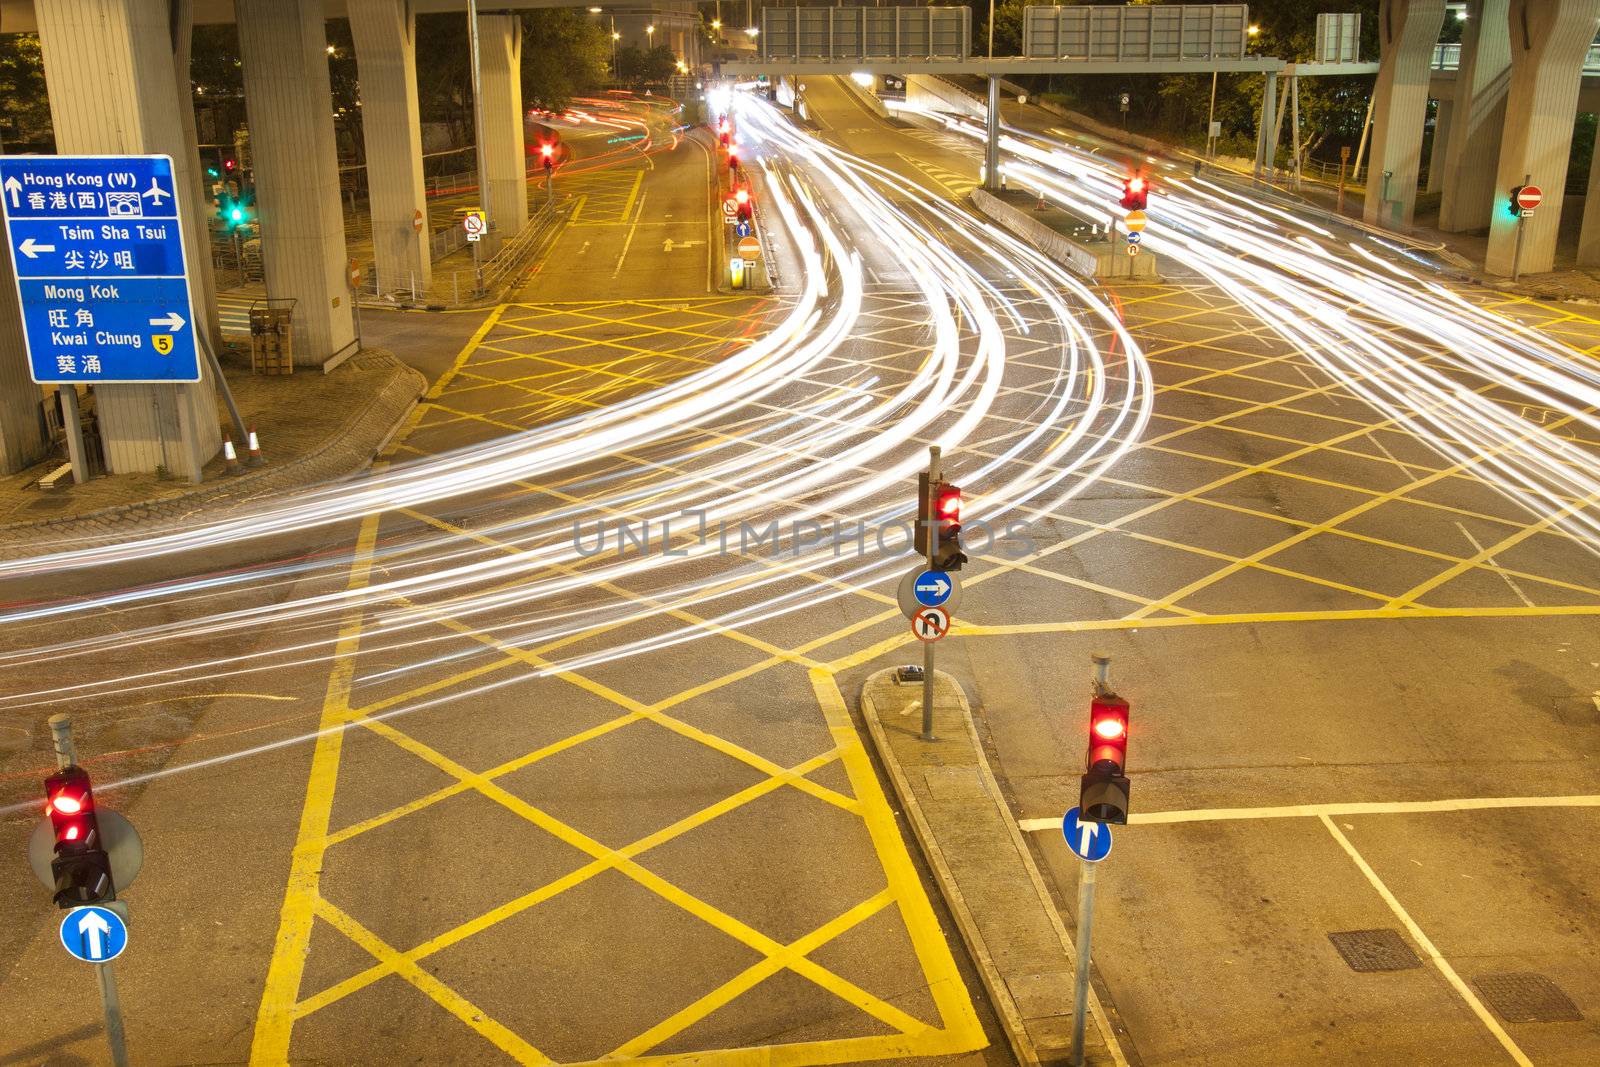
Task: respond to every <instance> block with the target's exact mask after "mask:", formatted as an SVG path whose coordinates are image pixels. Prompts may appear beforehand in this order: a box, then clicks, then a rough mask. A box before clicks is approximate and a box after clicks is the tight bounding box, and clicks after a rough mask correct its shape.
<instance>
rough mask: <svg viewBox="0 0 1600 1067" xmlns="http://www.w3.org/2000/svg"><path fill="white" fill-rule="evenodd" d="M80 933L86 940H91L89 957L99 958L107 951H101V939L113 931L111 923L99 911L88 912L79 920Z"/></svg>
mask: <svg viewBox="0 0 1600 1067" xmlns="http://www.w3.org/2000/svg"><path fill="white" fill-rule="evenodd" d="M78 933H79V934H81V935H82V936H83V938H84V940H85V941H87V942H89V958H90V959H93V960H97V959H99V958H100V957H101V956H104V955H105V953H104V952H102V951H101V947H100V939H101V938H102V937H104V936H105V935H107V934H109V933H111V924H110V923H108V922H106V920H105V918H104V917H103V916H102V915H101V914H100V913H99V912H97V911H91V912H87V913H86V914H85V915H84V917H83V918H81V919H79V920H78Z"/></svg>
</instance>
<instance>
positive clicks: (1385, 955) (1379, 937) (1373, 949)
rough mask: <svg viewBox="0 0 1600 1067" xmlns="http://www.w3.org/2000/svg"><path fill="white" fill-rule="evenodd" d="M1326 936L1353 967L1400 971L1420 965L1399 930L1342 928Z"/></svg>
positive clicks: (1355, 968) (1364, 969) (1351, 967)
mask: <svg viewBox="0 0 1600 1067" xmlns="http://www.w3.org/2000/svg"><path fill="white" fill-rule="evenodd" d="M1328 940H1329V941H1332V942H1333V947H1334V948H1336V949H1338V950H1339V955H1341V956H1343V957H1344V961H1345V962H1346V963H1348V964H1349V965H1350V969H1351V970H1352V971H1403V970H1406V969H1407V968H1410V967H1421V966H1422V961H1421V960H1420V959H1418V958H1417V954H1416V953H1415V952H1413V951H1411V946H1410V945H1408V944H1406V941H1405V938H1403V937H1401V936H1400V931H1398V930H1392V929H1383V930H1341V931H1339V932H1338V933H1333V934H1329V935H1328Z"/></svg>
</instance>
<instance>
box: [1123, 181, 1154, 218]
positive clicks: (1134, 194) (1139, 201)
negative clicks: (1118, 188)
mask: <svg viewBox="0 0 1600 1067" xmlns="http://www.w3.org/2000/svg"><path fill="white" fill-rule="evenodd" d="M1149 196H1150V183H1149V182H1147V181H1145V178H1144V175H1142V174H1134V175H1131V176H1129V177H1127V178H1124V179H1122V206H1123V207H1125V208H1127V209H1128V210H1129V211H1143V210H1144V206H1145V203H1146V202H1147V200H1148V198H1149Z"/></svg>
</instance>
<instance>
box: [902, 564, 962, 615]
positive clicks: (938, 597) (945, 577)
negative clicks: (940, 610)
mask: <svg viewBox="0 0 1600 1067" xmlns="http://www.w3.org/2000/svg"><path fill="white" fill-rule="evenodd" d="M955 587H956V584H955V579H954V578H952V577H951V576H950V574H949V573H948V572H946V571H940V570H931V569H930V570H925V571H923V572H922V573H921V574H919V575H917V580H916V581H915V582H913V583H912V586H911V592H912V594H913V595H915V596H916V598H917V603H918V604H921V605H922V606H923V607H925V608H936V607H939V606H940V605H941V604H943V603H944V602H945V601H946V600H949V599H950V594H951V593H952V592H954V591H955Z"/></svg>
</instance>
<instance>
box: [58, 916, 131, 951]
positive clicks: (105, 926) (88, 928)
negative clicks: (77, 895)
mask: <svg viewBox="0 0 1600 1067" xmlns="http://www.w3.org/2000/svg"><path fill="white" fill-rule="evenodd" d="M61 945H62V947H63V948H65V949H66V950H67V951H68V952H69V953H71V954H72V956H73V957H74V958H75V959H80V960H82V961H83V962H84V963H105V962H107V961H109V960H114V959H116V958H117V957H118V956H120V955H122V950H123V949H125V948H127V947H128V924H127V923H125V922H123V921H122V916H120V915H118V914H117V913H116V912H114V911H112V910H111V909H110V908H93V907H90V908H73V909H72V910H71V911H69V912H67V913H66V914H65V915H63V916H62V917H61Z"/></svg>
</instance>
